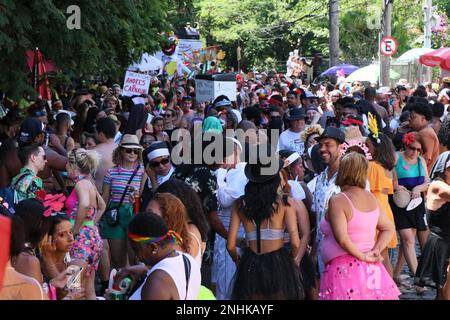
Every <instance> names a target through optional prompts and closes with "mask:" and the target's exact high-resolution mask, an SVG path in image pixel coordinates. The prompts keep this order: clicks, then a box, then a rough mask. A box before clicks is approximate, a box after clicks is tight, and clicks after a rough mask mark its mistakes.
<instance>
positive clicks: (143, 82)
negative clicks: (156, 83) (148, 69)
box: [122, 71, 151, 97]
mask: <svg viewBox="0 0 450 320" xmlns="http://www.w3.org/2000/svg"><path fill="white" fill-rule="evenodd" d="M150 78H151V77H150V75H147V74H141V73H136V72H131V71H127V72H126V74H125V80H124V82H123V91H122V95H123V96H128V97H130V96H135V95H141V94H148V89H149V88H150Z"/></svg>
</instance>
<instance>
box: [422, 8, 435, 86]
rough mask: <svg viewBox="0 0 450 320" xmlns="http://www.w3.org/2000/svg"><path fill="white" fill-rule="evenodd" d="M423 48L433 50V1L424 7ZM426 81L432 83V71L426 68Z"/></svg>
mask: <svg viewBox="0 0 450 320" xmlns="http://www.w3.org/2000/svg"><path fill="white" fill-rule="evenodd" d="M423 13H424V20H423V28H424V30H423V35H424V37H423V47H424V48H430V49H431V18H432V15H433V0H425V2H424V5H423ZM425 70H426V72H425V81H431V69H430V68H425ZM420 78H422V74H420Z"/></svg>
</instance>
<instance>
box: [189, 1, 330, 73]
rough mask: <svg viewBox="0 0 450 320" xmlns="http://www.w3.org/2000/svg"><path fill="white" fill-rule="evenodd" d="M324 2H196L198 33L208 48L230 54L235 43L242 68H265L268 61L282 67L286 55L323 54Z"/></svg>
mask: <svg viewBox="0 0 450 320" xmlns="http://www.w3.org/2000/svg"><path fill="white" fill-rule="evenodd" d="M326 3H327V2H326V1H325V0H320V1H313V0H303V1H276V0H197V1H196V2H195V6H196V8H197V10H198V16H199V21H200V33H201V34H202V35H203V36H204V37H206V38H207V39H209V43H208V44H221V45H224V47H227V48H230V51H231V54H229V55H228V58H230V57H234V56H235V55H234V54H233V53H232V52H233V51H235V50H236V48H237V46H238V43H239V44H240V46H241V47H242V53H243V57H244V59H243V60H244V61H243V64H244V65H246V64H247V65H248V67H250V66H257V65H260V66H261V65H265V63H266V60H267V58H269V57H272V58H274V59H275V60H276V61H278V65H279V66H280V63H279V62H280V61H281V62H282V64H284V61H285V60H286V57H287V54H288V53H289V51H292V50H294V49H299V52H300V53H301V54H303V55H310V54H311V53H312V51H313V50H314V49H315V50H317V51H321V52H324V51H325V52H326V51H327V50H328V45H327V41H328V40H327V37H328V31H327V6H326Z"/></svg>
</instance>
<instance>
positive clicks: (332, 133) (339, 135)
mask: <svg viewBox="0 0 450 320" xmlns="http://www.w3.org/2000/svg"><path fill="white" fill-rule="evenodd" d="M325 138H331V139H334V140H336V141H337V142H339V143H344V142H345V134H344V132H342V130H340V129H338V128H335V127H327V128H325V130H324V131H323V133H322V135H321V136H320V137H316V138H315V139H316V140H317V141H319V142H320V140H322V139H325Z"/></svg>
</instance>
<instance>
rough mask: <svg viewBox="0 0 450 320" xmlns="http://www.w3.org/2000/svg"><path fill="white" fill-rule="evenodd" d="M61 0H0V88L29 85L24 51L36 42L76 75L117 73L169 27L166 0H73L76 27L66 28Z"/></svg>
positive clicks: (18, 90)
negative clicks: (76, 11)
mask: <svg viewBox="0 0 450 320" xmlns="http://www.w3.org/2000/svg"><path fill="white" fill-rule="evenodd" d="M72 4H73V2H72V1H67V0H39V1H37V0H30V1H14V0H2V1H0V68H1V70H2V76H1V77H0V88H1V90H3V91H5V92H7V94H8V95H9V96H12V97H15V98H17V97H18V96H20V94H22V93H23V92H25V91H30V89H31V88H30V87H29V77H28V76H29V70H27V67H26V58H25V52H26V50H29V49H34V48H35V47H39V48H40V49H41V51H42V53H43V55H44V58H45V59H49V60H52V61H53V62H54V63H55V64H56V65H57V66H58V68H60V69H61V70H63V71H68V72H72V73H73V74H74V75H76V76H83V75H102V74H108V75H112V76H116V77H118V76H119V75H120V76H121V75H122V74H123V71H124V68H126V66H128V65H129V64H130V63H131V62H132V61H133V60H136V59H138V58H139V57H140V56H141V54H142V53H143V52H154V51H156V50H157V49H158V43H159V33H160V32H161V31H166V30H169V23H168V21H167V12H168V0H139V1H134V0H121V1H107V0H96V1H87V0H85V1H78V6H79V7H80V9H81V29H79V30H77V29H74V30H70V29H68V28H67V26H66V20H67V19H68V18H69V16H70V14H68V13H66V10H67V8H68V7H69V6H70V5H72Z"/></svg>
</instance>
